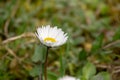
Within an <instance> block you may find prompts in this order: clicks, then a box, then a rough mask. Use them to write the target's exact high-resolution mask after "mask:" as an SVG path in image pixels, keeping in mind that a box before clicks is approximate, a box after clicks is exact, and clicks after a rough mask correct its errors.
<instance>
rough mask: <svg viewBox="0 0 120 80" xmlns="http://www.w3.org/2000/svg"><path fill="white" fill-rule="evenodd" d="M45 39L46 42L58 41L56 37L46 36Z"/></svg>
mask: <svg viewBox="0 0 120 80" xmlns="http://www.w3.org/2000/svg"><path fill="white" fill-rule="evenodd" d="M44 41H45V42H47V41H51V42H56V40H55V39H54V38H51V37H46V38H45V39H44Z"/></svg>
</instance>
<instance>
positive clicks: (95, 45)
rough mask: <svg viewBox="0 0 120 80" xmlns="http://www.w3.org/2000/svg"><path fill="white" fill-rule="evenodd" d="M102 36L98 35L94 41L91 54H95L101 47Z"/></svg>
mask: <svg viewBox="0 0 120 80" xmlns="http://www.w3.org/2000/svg"><path fill="white" fill-rule="evenodd" d="M103 38H104V37H103V35H100V36H98V37H97V38H96V40H95V41H94V42H93V45H92V50H91V51H92V52H93V53H95V52H97V51H99V49H100V48H101V47H102V44H103Z"/></svg>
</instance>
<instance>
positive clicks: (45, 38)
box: [36, 25, 68, 47]
mask: <svg viewBox="0 0 120 80" xmlns="http://www.w3.org/2000/svg"><path fill="white" fill-rule="evenodd" d="M36 36H37V37H38V38H39V40H40V42H41V43H42V44H44V45H46V46H48V47H57V46H61V45H63V44H64V43H65V42H66V41H67V39H68V36H67V33H64V32H63V31H62V30H61V29H60V28H57V27H56V26H55V27H50V25H47V26H42V27H40V28H38V29H37V32H36Z"/></svg>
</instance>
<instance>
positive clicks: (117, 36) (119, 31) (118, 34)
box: [113, 28, 120, 41]
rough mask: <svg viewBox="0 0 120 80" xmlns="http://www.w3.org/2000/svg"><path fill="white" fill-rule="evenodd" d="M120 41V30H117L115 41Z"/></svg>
mask: <svg viewBox="0 0 120 80" xmlns="http://www.w3.org/2000/svg"><path fill="white" fill-rule="evenodd" d="M118 39H120V28H118V29H117V31H116V32H115V35H114V36H113V41H115V40H118Z"/></svg>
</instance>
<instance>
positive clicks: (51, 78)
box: [48, 71, 58, 80]
mask: <svg viewBox="0 0 120 80" xmlns="http://www.w3.org/2000/svg"><path fill="white" fill-rule="evenodd" d="M57 78H58V75H56V74H55V73H53V72H51V71H48V80H57Z"/></svg>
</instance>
